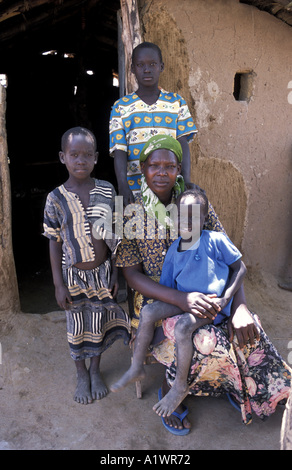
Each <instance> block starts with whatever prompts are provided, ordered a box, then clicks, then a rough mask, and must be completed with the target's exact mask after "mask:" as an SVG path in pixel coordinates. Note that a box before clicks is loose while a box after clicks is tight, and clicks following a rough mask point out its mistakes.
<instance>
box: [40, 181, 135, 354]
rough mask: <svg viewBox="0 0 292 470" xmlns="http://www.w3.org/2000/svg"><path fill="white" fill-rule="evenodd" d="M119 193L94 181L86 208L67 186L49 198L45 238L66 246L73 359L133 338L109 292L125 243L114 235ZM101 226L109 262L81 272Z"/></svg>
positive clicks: (92, 256) (64, 258) (65, 275)
mask: <svg viewBox="0 0 292 470" xmlns="http://www.w3.org/2000/svg"><path fill="white" fill-rule="evenodd" d="M115 195H116V193H115V190H114V188H113V186H112V185H111V184H110V183H108V182H107V181H102V180H95V187H94V188H93V189H92V190H91V191H90V202H89V205H88V207H87V208H86V210H85V208H84V207H83V205H82V203H81V200H80V198H79V196H78V195H77V194H76V193H73V192H70V191H68V190H67V189H66V188H65V186H64V185H61V186H59V187H58V188H56V189H54V190H53V191H52V192H50V193H49V194H48V196H47V200H46V205H45V211H44V233H43V235H44V236H46V237H47V238H49V239H51V240H54V241H56V242H59V243H62V251H63V256H62V268H63V280H64V284H65V285H66V286H67V287H68V290H69V293H70V295H71V298H72V305H71V309H70V310H67V311H66V318H67V338H68V342H69V346H70V352H71V357H72V358H73V359H74V360H83V359H86V358H88V357H93V356H98V355H100V354H102V352H103V351H105V349H107V348H108V347H109V346H110V345H111V344H112V343H113V342H114V341H116V340H117V339H119V338H122V339H123V340H124V342H125V344H127V343H128V341H129V337H130V320H129V317H128V315H127V313H126V312H124V310H123V309H122V308H121V307H120V306H119V305H118V304H117V303H116V302H115V301H114V299H113V297H112V295H111V292H110V290H109V284H110V278H111V259H110V257H111V255H113V254H115V252H116V249H117V246H118V244H119V241H120V240H119V239H118V238H117V237H116V236H115V234H114V233H109V232H110V231H111V226H112V224H111V223H110V222H111V221H113V217H114V216H113V214H114V198H115ZM91 226H92V227H91ZM96 227H97V228H99V229H100V228H101V229H102V236H103V238H104V241H105V243H106V244H107V246H108V251H109V258H108V259H107V260H106V261H105V262H104V263H102V264H101V265H99V266H98V267H96V268H94V269H92V270H83V269H78V268H76V266H74V265H75V264H77V263H80V262H90V261H94V259H95V253H94V247H93V243H92V235H91V234H92V229H93V228H96ZM99 233H101V231H100V230H99Z"/></svg>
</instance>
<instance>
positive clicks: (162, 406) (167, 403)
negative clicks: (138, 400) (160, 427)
mask: <svg viewBox="0 0 292 470" xmlns="http://www.w3.org/2000/svg"><path fill="white" fill-rule="evenodd" d="M188 393H189V387H188V386H187V384H186V385H185V386H184V387H183V388H179V387H178V386H176V384H175V382H174V384H173V386H172V387H171V389H170V390H169V392H168V393H167V394H166V395H165V396H164V397H163V398H162V399H161V400H160V401H159V402H158V403H156V405H154V406H153V410H154V411H155V413H157V414H158V415H159V416H163V417H164V418H165V417H166V416H170V415H171V414H172V413H173V412H174V411H175V410H176V408H177V407H178V406H179V405H180V404H181V403H182V401H183V400H184V399H185V397H186V396H187V395H188Z"/></svg>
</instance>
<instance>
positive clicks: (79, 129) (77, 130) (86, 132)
mask: <svg viewBox="0 0 292 470" xmlns="http://www.w3.org/2000/svg"><path fill="white" fill-rule="evenodd" d="M80 134H82V135H85V136H86V137H89V139H91V140H92V143H93V146H94V149H95V150H96V138H95V135H94V134H93V133H92V132H91V131H90V130H88V129H86V128H85V127H72V128H71V129H68V130H67V131H66V132H65V133H64V134H63V135H62V139H61V149H62V152H65V150H66V146H67V144H68V140H69V137H70V136H71V135H80Z"/></svg>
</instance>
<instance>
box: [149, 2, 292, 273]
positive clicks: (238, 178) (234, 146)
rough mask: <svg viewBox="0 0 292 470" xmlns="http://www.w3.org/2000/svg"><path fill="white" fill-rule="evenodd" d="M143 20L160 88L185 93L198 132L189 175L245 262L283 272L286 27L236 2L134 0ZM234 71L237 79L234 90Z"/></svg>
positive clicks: (288, 150) (288, 127)
mask: <svg viewBox="0 0 292 470" xmlns="http://www.w3.org/2000/svg"><path fill="white" fill-rule="evenodd" d="M140 17H141V24H142V28H143V31H142V32H143V38H144V40H148V41H152V42H155V43H157V44H158V45H159V46H160V48H161V50H162V55H163V60H164V62H165V70H164V72H163V74H162V75H161V81H160V85H161V86H162V87H163V88H165V89H166V90H169V91H176V92H178V93H179V94H181V95H182V96H183V97H184V98H185V99H186V101H187V103H188V105H189V108H190V110H191V113H192V115H193V117H194V119H195V122H196V125H197V128H198V131H199V132H198V135H197V137H196V139H195V141H194V142H193V143H192V144H191V145H190V148H191V158H192V180H193V181H194V182H196V183H197V184H199V185H200V186H202V187H203V188H204V189H206V192H207V194H208V196H209V199H210V201H211V202H212V204H213V205H214V207H215V209H216V211H217V213H218V215H219V217H220V220H221V221H222V223H223V225H224V227H225V229H226V231H227V232H228V234H229V236H230V238H231V239H232V240H233V241H234V243H236V244H237V246H239V247H240V248H241V249H242V251H243V254H244V260H245V262H246V263H247V264H248V265H249V266H252V267H253V268H256V269H257V268H258V269H260V270H263V271H270V272H272V273H273V274H275V275H276V276H277V275H278V276H281V275H282V274H285V272H287V270H289V269H290V268H289V266H290V265H291V263H290V261H289V256H290V258H291V251H290V252H289V246H290V247H291V239H292V226H291V223H290V218H291V215H290V214H291V210H292V184H291V183H292V119H291V118H292V103H291V104H290V103H289V101H288V99H287V98H288V94H289V89H288V84H289V82H290V81H291V80H292V65H291V60H290V56H291V52H290V50H291V47H290V45H291V40H292V28H291V27H289V26H287V25H286V24H284V23H283V22H281V21H279V20H277V19H276V18H274V17H272V16H271V15H269V14H267V13H265V12H262V11H259V10H257V9H256V8H254V7H251V6H249V5H244V4H239V3H238V2H234V1H233V0H226V1H224V2H222V1H218V0H205V1H202V0H181V1H180V2H176V1H175V0H168V2H164V1H161V0H152V1H140ZM245 74H246V75H245ZM236 76H237V78H239V79H240V78H241V77H243V81H242V90H241V93H242V94H239V96H236V90H235V87H236V84H235V81H236V80H235V77H236ZM245 78H247V79H248V80H247V81H244V79H245ZM291 88H292V86H291ZM288 265H289V266H288ZM291 274H292V272H291Z"/></svg>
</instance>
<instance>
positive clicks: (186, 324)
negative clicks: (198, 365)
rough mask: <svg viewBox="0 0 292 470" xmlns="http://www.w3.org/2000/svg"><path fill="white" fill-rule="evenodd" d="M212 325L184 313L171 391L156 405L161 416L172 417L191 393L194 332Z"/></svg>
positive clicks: (177, 331) (177, 335)
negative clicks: (190, 373) (189, 375)
mask: <svg viewBox="0 0 292 470" xmlns="http://www.w3.org/2000/svg"><path fill="white" fill-rule="evenodd" d="M208 323H211V320H210V319H208V318H196V317H194V316H193V315H191V314H189V313H184V314H183V315H182V316H181V318H180V319H179V320H178V322H177V323H176V325H175V329H174V335H175V341H176V347H177V371H176V377H175V381H174V383H173V385H172V387H171V389H170V391H169V392H168V393H167V394H166V395H165V396H164V397H163V398H162V399H161V400H160V401H159V402H158V403H156V405H154V407H153V409H154V411H155V412H156V413H157V414H158V415H159V416H163V417H166V416H170V415H171V414H172V413H173V411H174V410H175V409H176V408H177V407H178V406H179V404H180V403H181V402H182V401H183V400H184V398H185V397H186V396H187V395H188V393H189V387H188V384H187V378H188V372H189V368H190V364H191V359H192V356H193V349H194V347H193V340H192V334H193V332H194V331H195V330H196V329H198V328H200V327H201V326H203V325H206V324H208Z"/></svg>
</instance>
